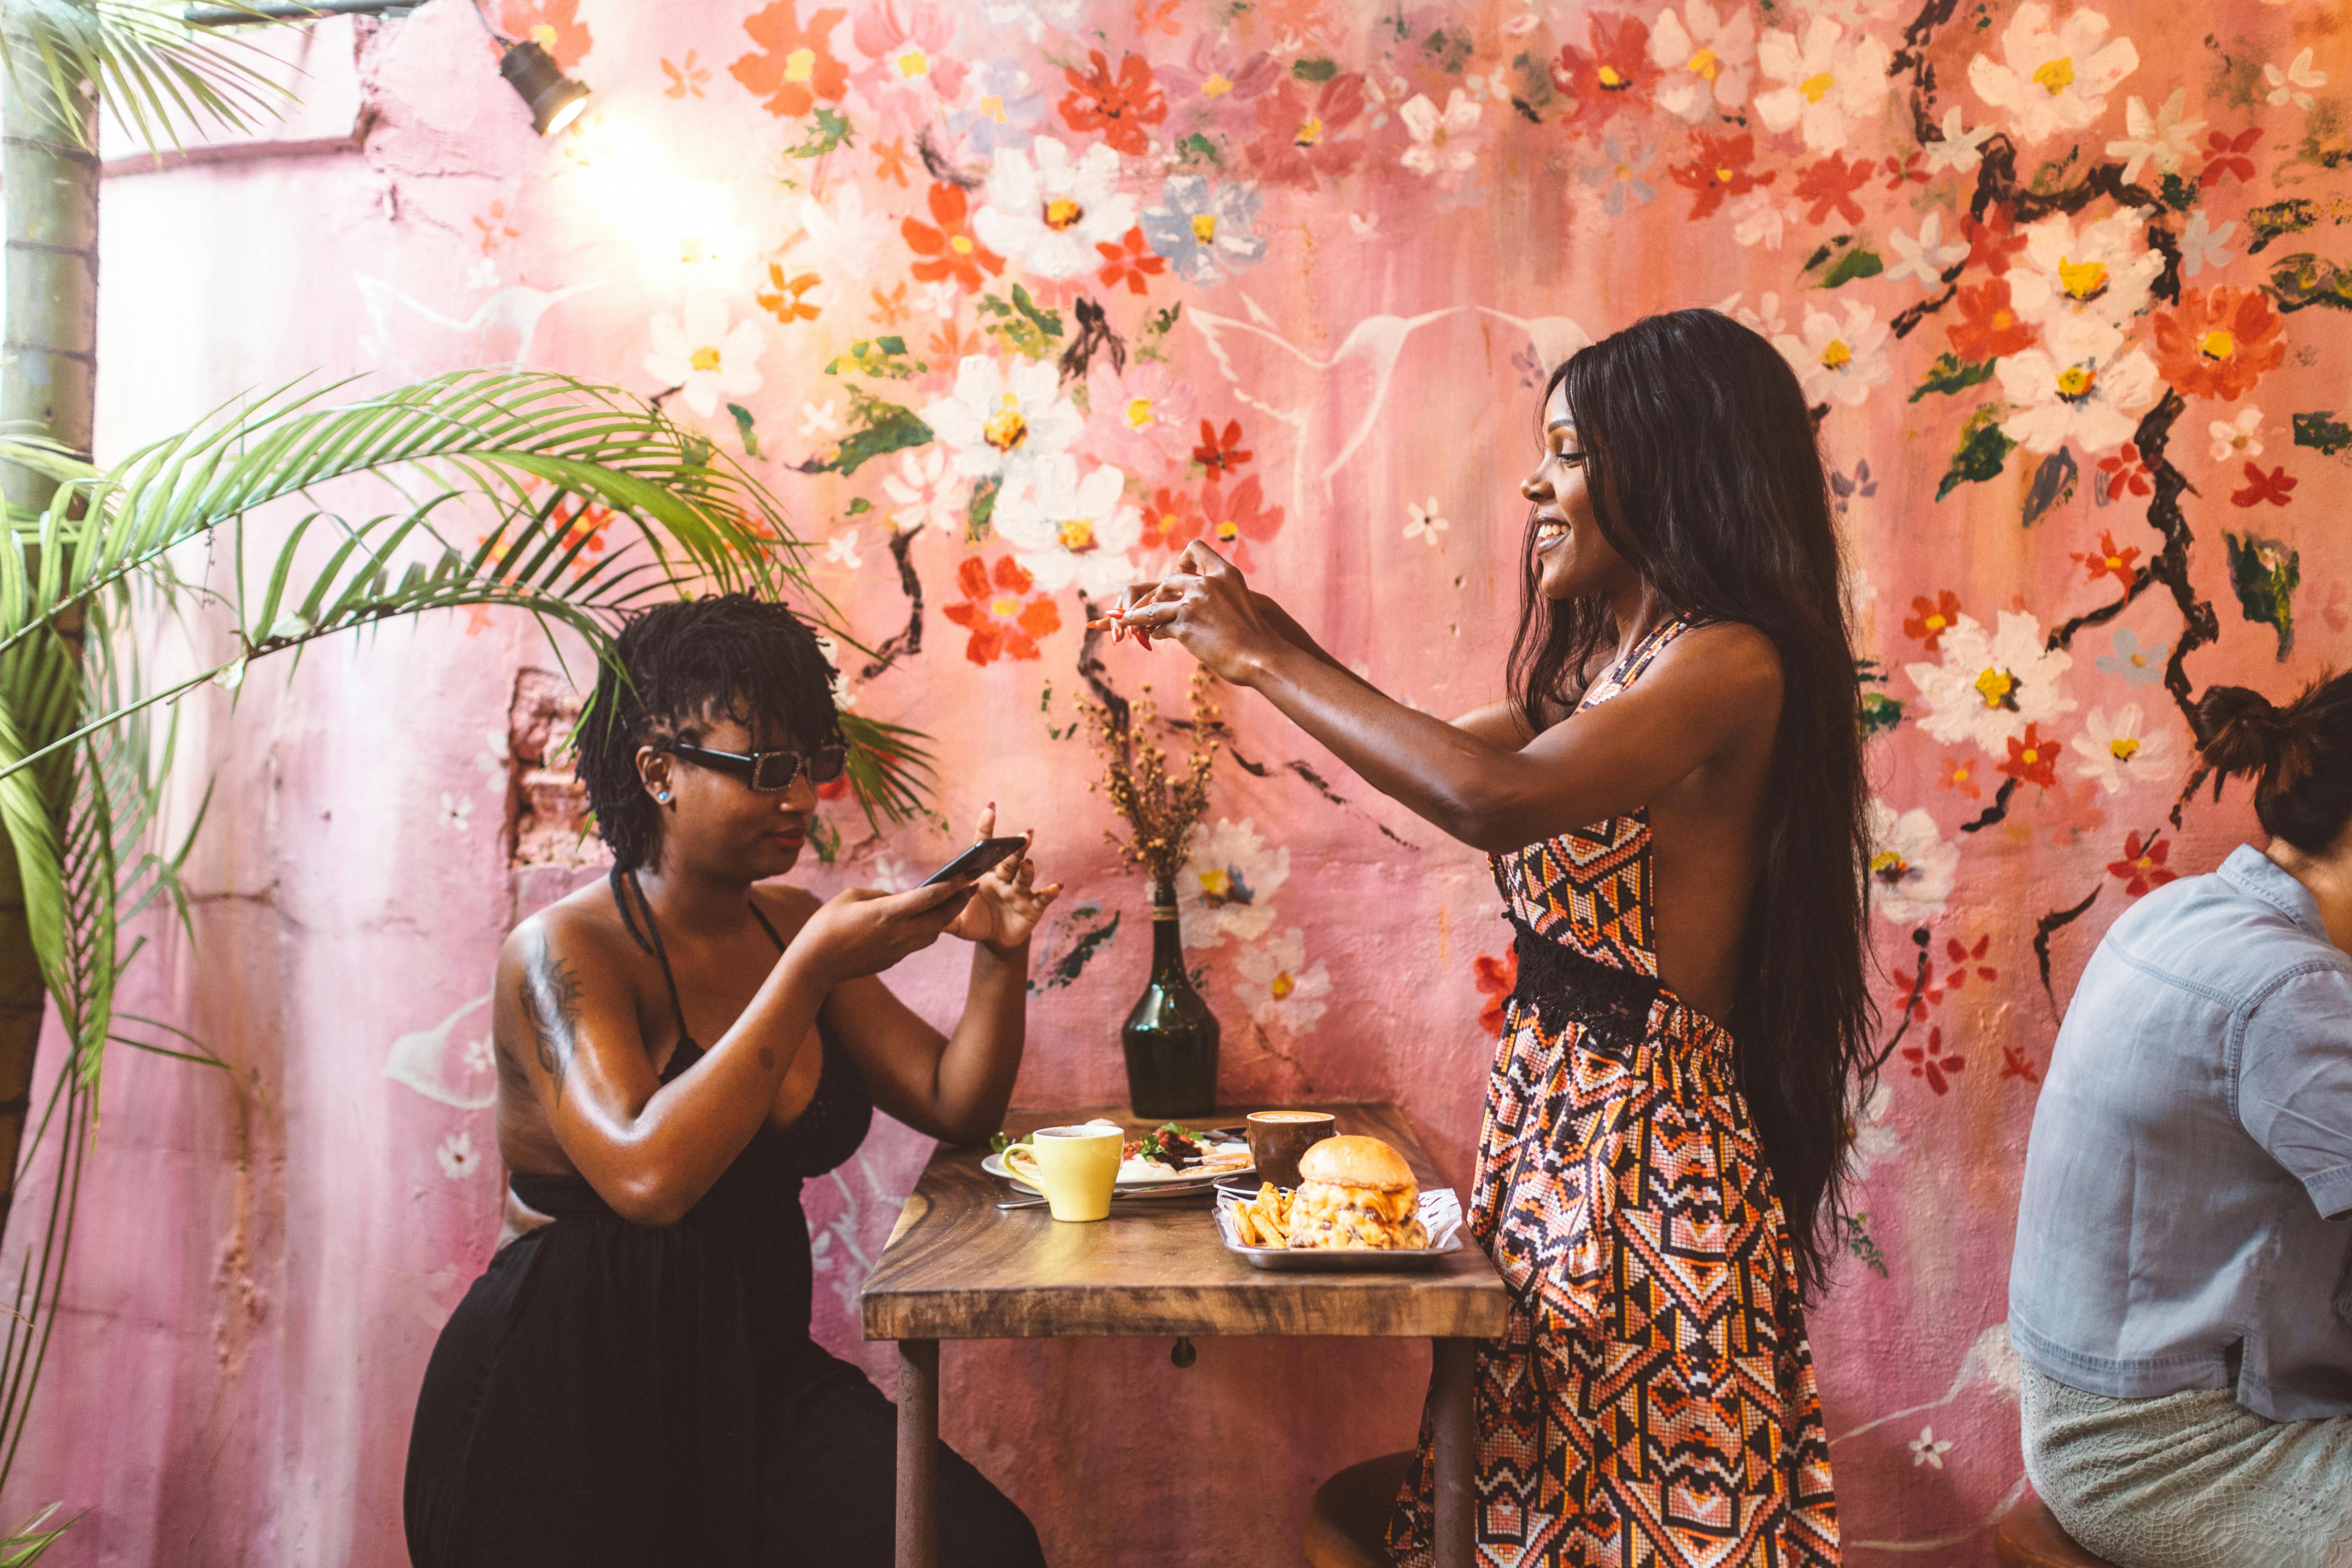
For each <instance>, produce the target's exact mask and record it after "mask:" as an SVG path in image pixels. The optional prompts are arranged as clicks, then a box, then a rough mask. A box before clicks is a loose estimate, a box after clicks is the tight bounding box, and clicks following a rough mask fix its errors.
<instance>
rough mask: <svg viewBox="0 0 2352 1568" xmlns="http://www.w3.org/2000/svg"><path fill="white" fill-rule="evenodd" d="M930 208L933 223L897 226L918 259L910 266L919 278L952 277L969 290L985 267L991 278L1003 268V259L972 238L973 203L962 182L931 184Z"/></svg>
mask: <svg viewBox="0 0 2352 1568" xmlns="http://www.w3.org/2000/svg"><path fill="white" fill-rule="evenodd" d="M930 207H931V221H930V223H918V222H916V221H915V220H914V219H913V218H908V219H907V220H906V221H904V222H903V223H901V224H899V226H898V233H899V235H900V236H901V237H903V238H905V240H906V242H907V248H908V249H909V250H911V251H913V252H914V253H915V255H916V256H917V257H918V258H919V259H918V260H917V261H916V263H915V265H914V266H913V267H912V268H909V270H910V271H912V272H913V273H914V275H915V277H916V279H917V280H918V281H920V282H924V283H937V282H939V281H940V279H943V278H952V279H955V280H956V281H957V282H958V283H959V284H961V285H962V286H963V287H964V288H966V289H978V288H979V287H980V286H981V282H982V279H981V273H982V271H983V270H984V271H986V272H987V274H988V275H989V277H991V278H993V277H995V276H996V275H997V274H998V273H1000V272H1002V271H1003V270H1004V258H1003V257H1001V256H999V255H997V254H996V252H994V251H992V250H991V249H989V248H988V247H986V246H984V245H982V244H981V243H980V241H979V240H977V239H975V238H973V237H972V233H971V199H970V198H969V197H967V196H966V195H964V189H963V187H962V186H961V185H958V184H950V183H949V182H948V181H945V180H941V181H940V182H938V183H937V184H934V185H932V186H931V195H930Z"/></svg>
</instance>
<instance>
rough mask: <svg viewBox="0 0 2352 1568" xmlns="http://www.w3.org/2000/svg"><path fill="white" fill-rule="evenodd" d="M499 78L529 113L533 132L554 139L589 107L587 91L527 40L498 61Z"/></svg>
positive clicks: (550, 57)
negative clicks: (527, 107) (520, 100)
mask: <svg viewBox="0 0 2352 1568" xmlns="http://www.w3.org/2000/svg"><path fill="white" fill-rule="evenodd" d="M499 75H500V76H502V77H504V78H506V79H507V83H508V85H509V86H510V87H512V88H513V89H515V91H516V93H517V94H519V95H520V97H521V99H522V100H523V102H524V103H525V104H527V105H528V106H530V125H531V129H532V130H534V131H536V132H539V133H540V134H541V136H552V135H554V134H555V133H556V132H559V131H562V129H564V127H566V126H568V125H570V124H571V123H572V121H575V120H577V119H579V118H580V111H581V110H583V109H586V108H587V107H588V89H587V88H586V86H584V85H583V84H582V83H580V82H577V81H574V80H573V79H572V78H570V77H568V76H565V75H564V74H563V71H562V68H561V67H559V66H558V65H557V64H556V63H555V57H554V56H552V55H551V54H549V53H548V52H547V51H546V50H545V49H542V48H541V47H539V46H538V45H537V44H535V43H533V42H531V41H530V39H528V38H526V39H524V40H523V41H522V42H520V43H519V44H509V45H508V46H507V48H506V53H504V54H502V55H500V56H499Z"/></svg>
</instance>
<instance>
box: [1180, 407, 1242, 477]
mask: <svg viewBox="0 0 2352 1568" xmlns="http://www.w3.org/2000/svg"><path fill="white" fill-rule="evenodd" d="M1256 456H1257V454H1256V453H1255V451H1251V450H1249V449H1247V448H1244V447H1243V446H1242V422H1241V421H1240V420H1238V419H1228V420H1226V421H1225V428H1224V432H1223V434H1222V435H1220V434H1219V433H1218V430H1217V427H1216V426H1215V425H1214V424H1213V423H1212V422H1211V421H1209V420H1206V419H1203V420H1202V421H1201V444H1200V445H1199V446H1197V447H1193V448H1192V460H1193V461H1194V462H1196V463H1198V464H1200V465H1201V467H1202V468H1206V469H1208V470H1209V477H1210V478H1211V479H1215V478H1217V477H1218V476H1219V475H1221V474H1230V473H1232V472H1233V471H1234V469H1236V468H1240V467H1241V466H1242V465H1243V464H1244V463H1246V462H1248V461H1249V460H1250V459H1251V458H1255V457H1256Z"/></svg>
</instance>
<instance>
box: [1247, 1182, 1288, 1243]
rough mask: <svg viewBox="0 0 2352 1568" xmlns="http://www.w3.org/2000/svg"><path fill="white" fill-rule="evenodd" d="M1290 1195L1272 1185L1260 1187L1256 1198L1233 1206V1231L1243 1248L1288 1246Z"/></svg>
mask: <svg viewBox="0 0 2352 1568" xmlns="http://www.w3.org/2000/svg"><path fill="white" fill-rule="evenodd" d="M1290 1198H1291V1194H1288V1193H1286V1192H1281V1191H1278V1190H1277V1189H1276V1188H1275V1187H1274V1186H1273V1185H1272V1184H1267V1185H1265V1186H1261V1187H1259V1188H1258V1190H1257V1196H1255V1197H1254V1198H1251V1199H1249V1200H1248V1201H1247V1202H1245V1203H1238V1204H1235V1205H1234V1229H1235V1230H1237V1231H1239V1232H1240V1233H1241V1238H1242V1245H1243V1246H1244V1247H1288V1246H1289V1245H1290Z"/></svg>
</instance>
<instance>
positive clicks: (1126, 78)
mask: <svg viewBox="0 0 2352 1568" xmlns="http://www.w3.org/2000/svg"><path fill="white" fill-rule="evenodd" d="M1087 60H1088V62H1089V63H1091V64H1092V65H1093V67H1094V69H1093V70H1091V71H1082V70H1080V69H1078V68H1076V66H1069V67H1066V68H1064V69H1063V71H1062V77H1063V79H1064V80H1066V81H1067V82H1068V83H1069V84H1070V90H1069V92H1068V94H1067V95H1066V96H1065V97H1064V98H1063V100H1062V102H1061V105H1060V107H1061V110H1062V118H1063V119H1064V120H1065V121H1068V122H1069V127H1070V129H1071V130H1073V131H1080V132H1085V131H1099V132H1102V133H1103V140H1104V141H1106V142H1109V143H1110V144H1111V147H1112V148H1113V150H1115V151H1117V152H1120V153H1126V154H1127V155H1128V156H1129V157H1130V158H1138V157H1141V156H1142V155H1143V154H1144V153H1146V152H1147V151H1149V150H1150V142H1148V141H1146V140H1145V138H1144V134H1143V128H1144V127H1145V126H1147V125H1157V124H1159V123H1160V121H1163V120H1165V119H1167V118H1168V97H1167V95H1166V94H1165V93H1163V92H1161V91H1160V84H1159V83H1158V82H1156V81H1154V80H1152V79H1151V62H1150V61H1149V60H1147V59H1145V58H1143V57H1142V56H1141V55H1123V56H1121V57H1120V58H1119V62H1118V72H1117V73H1116V74H1113V72H1112V70H1111V68H1110V62H1109V61H1108V60H1107V59H1105V58H1103V52H1102V51H1101V50H1100V49H1094V50H1091V51H1089V52H1088V54H1087Z"/></svg>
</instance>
